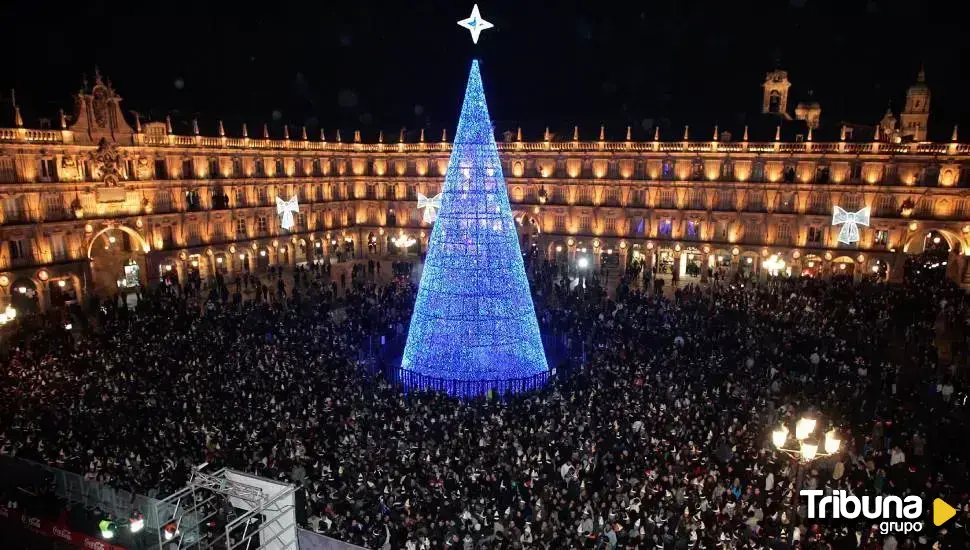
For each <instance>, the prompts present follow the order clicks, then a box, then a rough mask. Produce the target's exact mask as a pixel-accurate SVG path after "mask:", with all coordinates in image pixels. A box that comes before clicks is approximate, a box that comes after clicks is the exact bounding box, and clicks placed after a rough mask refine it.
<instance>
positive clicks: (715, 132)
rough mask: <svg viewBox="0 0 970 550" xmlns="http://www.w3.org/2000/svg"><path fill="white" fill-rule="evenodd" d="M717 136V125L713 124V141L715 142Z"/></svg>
mask: <svg viewBox="0 0 970 550" xmlns="http://www.w3.org/2000/svg"><path fill="white" fill-rule="evenodd" d="M717 135H718V132H717V124H715V125H714V141H717Z"/></svg>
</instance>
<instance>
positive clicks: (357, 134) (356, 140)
mask: <svg viewBox="0 0 970 550" xmlns="http://www.w3.org/2000/svg"><path fill="white" fill-rule="evenodd" d="M354 143H360V130H354Z"/></svg>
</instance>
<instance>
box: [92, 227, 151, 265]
mask: <svg viewBox="0 0 970 550" xmlns="http://www.w3.org/2000/svg"><path fill="white" fill-rule="evenodd" d="M112 229H119V230H121V231H124V232H125V233H127V234H129V235H131V237H132V238H133V239H135V242H136V243H138V245H139V247H140V248H141V250H142V252H145V253H148V252H149V251H150V250H151V247H150V246H149V245H148V241H146V240H145V237H142V236H141V233H139V232H137V231H135V230H134V229H132V228H130V227H128V226H127V225H117V226H108V227H105V228H102V229H101V230H100V231H98V232H96V233H94V234H93V235H91V238H90V239H88V259H89V260H90V259H91V248H92V247H93V246H94V242H95V241H96V240H98V237H100V236H101V235H104V234H105V233H107V232H108V231H111V230H112Z"/></svg>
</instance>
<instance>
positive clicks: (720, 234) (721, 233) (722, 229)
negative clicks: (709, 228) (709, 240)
mask: <svg viewBox="0 0 970 550" xmlns="http://www.w3.org/2000/svg"><path fill="white" fill-rule="evenodd" d="M715 234H716V237H717V240H719V241H726V240H727V238H728V222H724V221H720V222H717V229H716V230H715Z"/></svg>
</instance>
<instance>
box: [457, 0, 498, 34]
mask: <svg viewBox="0 0 970 550" xmlns="http://www.w3.org/2000/svg"><path fill="white" fill-rule="evenodd" d="M458 26H460V27H465V28H466V29H468V30H469V31H470V32H471V33H472V43H474V44H478V35H480V34H482V31H484V30H487V29H491V28H492V27H494V26H495V25H493V24H491V23H489V22H488V21H486V20H484V19H482V14H481V13H479V12H478V4H475V5H474V6H472V14H471V16H469V17H468V19H462V20H461V21H459V22H458Z"/></svg>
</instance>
